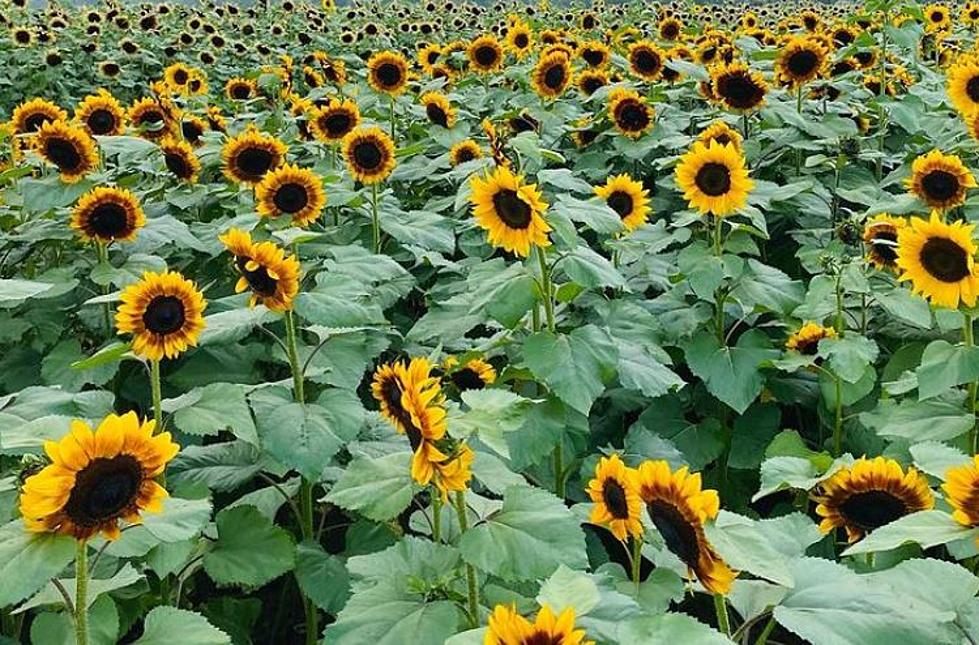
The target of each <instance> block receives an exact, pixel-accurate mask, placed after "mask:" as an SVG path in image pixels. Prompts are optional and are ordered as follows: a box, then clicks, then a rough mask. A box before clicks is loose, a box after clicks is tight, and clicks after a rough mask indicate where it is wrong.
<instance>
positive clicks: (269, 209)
mask: <svg viewBox="0 0 979 645" xmlns="http://www.w3.org/2000/svg"><path fill="white" fill-rule="evenodd" d="M255 200H256V209H257V210H258V214H259V215H260V216H262V217H273V218H275V217H280V216H282V215H286V216H288V217H291V218H292V223H293V224H295V225H296V226H303V227H305V226H309V225H310V224H312V223H313V222H314V221H316V219H317V218H318V217H319V216H320V213H321V212H322V211H323V207H324V206H325V205H326V193H325V192H324V191H323V180H322V179H321V178H320V177H319V176H318V175H317V174H316V173H314V172H313V171H312V170H309V169H307V168H300V167H298V166H293V165H290V164H285V165H283V166H280V167H278V168H276V169H275V170H271V171H269V173H268V174H266V175H265V178H264V179H263V180H262V181H261V182H260V183H259V184H258V185H257V186H256V187H255Z"/></svg>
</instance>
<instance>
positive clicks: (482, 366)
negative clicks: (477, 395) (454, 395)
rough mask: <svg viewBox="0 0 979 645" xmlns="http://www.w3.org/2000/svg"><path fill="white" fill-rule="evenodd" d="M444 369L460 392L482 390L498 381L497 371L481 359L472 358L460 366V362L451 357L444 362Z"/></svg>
mask: <svg viewBox="0 0 979 645" xmlns="http://www.w3.org/2000/svg"><path fill="white" fill-rule="evenodd" d="M442 369H443V370H444V371H445V376H447V377H448V379H449V380H450V381H451V382H452V384H453V385H455V386H456V389H457V390H459V391H460V392H462V391H465V390H482V389H483V388H485V387H486V386H487V385H492V384H493V382H494V381H496V369H494V368H493V366H492V365H490V364H489V363H487V362H486V361H484V360H483V359H481V358H471V359H469V360H468V361H466V363H465V365H461V366H460V365H459V360H458V359H457V358H456V357H455V356H450V357H448V358H446V359H445V360H444V361H443V362H442Z"/></svg>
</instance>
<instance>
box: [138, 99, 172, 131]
mask: <svg viewBox="0 0 979 645" xmlns="http://www.w3.org/2000/svg"><path fill="white" fill-rule="evenodd" d="M129 122H130V123H131V124H132V125H133V127H135V128H136V129H137V130H139V134H140V136H142V137H143V138H145V139H150V140H157V139H164V138H166V137H168V136H170V134H171V131H170V119H169V118H168V116H167V110H166V109H165V108H164V107H163V105H161V104H160V102H159V101H157V100H156V99H153V98H149V97H146V98H142V99H140V100H138V101H136V102H135V103H133V104H132V106H131V107H130V108H129Z"/></svg>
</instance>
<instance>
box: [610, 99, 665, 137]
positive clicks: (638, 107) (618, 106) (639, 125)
mask: <svg viewBox="0 0 979 645" xmlns="http://www.w3.org/2000/svg"><path fill="white" fill-rule="evenodd" d="M608 115H609V118H610V119H611V120H612V123H613V125H615V129H616V130H618V131H619V132H621V133H622V134H624V135H625V136H627V137H629V138H631V139H637V138H639V137H640V136H642V134H643V133H645V132H648V131H649V130H651V129H652V127H653V116H654V112H653V108H651V107H650V106H649V105H648V104H647V103H646V97H644V96H639V93H638V92H635V91H633V90H624V89H621V88H616V89H614V90H612V91H611V92H609V95H608Z"/></svg>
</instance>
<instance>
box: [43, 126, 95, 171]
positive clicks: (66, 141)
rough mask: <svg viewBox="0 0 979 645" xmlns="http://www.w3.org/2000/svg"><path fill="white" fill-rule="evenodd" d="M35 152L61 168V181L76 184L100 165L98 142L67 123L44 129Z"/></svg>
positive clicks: (80, 129) (83, 131) (44, 127)
mask: <svg viewBox="0 0 979 645" xmlns="http://www.w3.org/2000/svg"><path fill="white" fill-rule="evenodd" d="M34 149H35V150H36V151H37V153H38V154H39V155H41V157H43V158H44V160H45V161H47V162H48V163H51V164H54V165H55V166H57V167H58V172H59V173H60V175H61V180H62V181H64V182H66V183H69V184H70V183H74V182H76V181H78V180H80V179H81V178H82V177H84V176H85V175H87V174H88V173H90V172H92V171H93V170H95V169H96V168H97V167H98V165H99V153H98V151H97V150H96V148H95V140H94V139H92V136H91V135H90V134H89V133H88V132H86V131H85V130H83V129H82V128H79V127H76V126H72V125H69V124H67V123H65V122H64V121H48V122H46V123H44V124H42V125H41V129H40V130H38V131H37V135H36V138H35V139H34Z"/></svg>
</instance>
